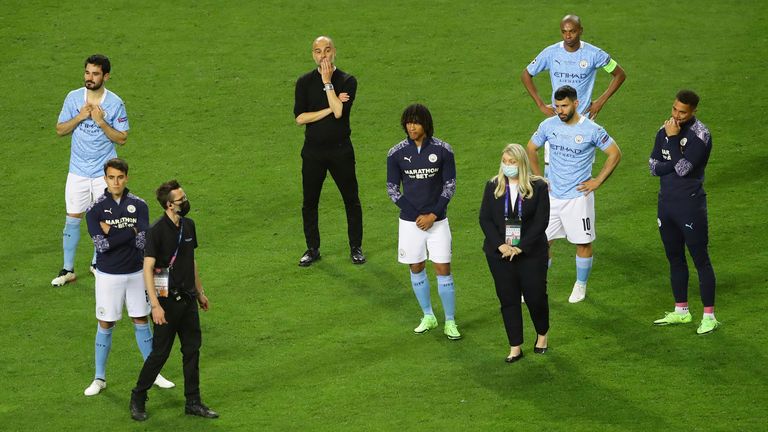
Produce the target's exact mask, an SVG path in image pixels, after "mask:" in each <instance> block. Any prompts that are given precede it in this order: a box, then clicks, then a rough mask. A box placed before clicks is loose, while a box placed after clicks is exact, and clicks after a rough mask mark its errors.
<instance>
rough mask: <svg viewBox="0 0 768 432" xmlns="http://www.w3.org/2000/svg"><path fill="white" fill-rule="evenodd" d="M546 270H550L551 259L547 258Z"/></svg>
mask: <svg viewBox="0 0 768 432" xmlns="http://www.w3.org/2000/svg"><path fill="white" fill-rule="evenodd" d="M547 268H552V258H547Z"/></svg>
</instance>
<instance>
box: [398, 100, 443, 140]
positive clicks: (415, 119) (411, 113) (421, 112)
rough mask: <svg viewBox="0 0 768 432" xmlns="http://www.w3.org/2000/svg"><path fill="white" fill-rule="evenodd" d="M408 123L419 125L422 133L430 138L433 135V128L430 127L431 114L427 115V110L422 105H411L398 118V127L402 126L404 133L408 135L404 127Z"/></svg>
mask: <svg viewBox="0 0 768 432" xmlns="http://www.w3.org/2000/svg"><path fill="white" fill-rule="evenodd" d="M408 123H415V124H420V125H421V127H423V128H424V133H425V134H426V135H427V136H428V137H430V138H432V134H434V133H435V128H434V126H433V125H432V114H430V113H429V109H427V107H425V106H424V105H422V104H411V105H408V107H407V108H406V109H405V111H403V116H402V117H401V118H400V125H402V126H403V130H404V131H405V133H406V134H407V133H408V129H407V128H406V127H405V125H406V124H408Z"/></svg>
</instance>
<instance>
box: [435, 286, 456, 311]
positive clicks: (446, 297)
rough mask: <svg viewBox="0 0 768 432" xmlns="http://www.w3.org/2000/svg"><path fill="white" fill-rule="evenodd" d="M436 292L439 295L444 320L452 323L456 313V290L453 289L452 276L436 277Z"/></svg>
mask: <svg viewBox="0 0 768 432" xmlns="http://www.w3.org/2000/svg"><path fill="white" fill-rule="evenodd" d="M437 292H438V294H440V301H442V302H443V310H444V311H445V320H446V321H453V318H454V315H455V313H456V290H455V289H454V287H453V275H447V276H440V275H437Z"/></svg>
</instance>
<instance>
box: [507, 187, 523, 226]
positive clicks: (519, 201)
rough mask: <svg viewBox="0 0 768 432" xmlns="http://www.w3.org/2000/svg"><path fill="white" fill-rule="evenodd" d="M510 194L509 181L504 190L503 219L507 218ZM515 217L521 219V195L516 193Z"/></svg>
mask: <svg viewBox="0 0 768 432" xmlns="http://www.w3.org/2000/svg"><path fill="white" fill-rule="evenodd" d="M511 195H512V191H511V188H510V187H509V183H507V190H506V191H505V192H504V219H507V218H509V198H510V196H511ZM517 218H518V219H520V220H522V219H523V196H522V195H520V194H519V193H518V194H517Z"/></svg>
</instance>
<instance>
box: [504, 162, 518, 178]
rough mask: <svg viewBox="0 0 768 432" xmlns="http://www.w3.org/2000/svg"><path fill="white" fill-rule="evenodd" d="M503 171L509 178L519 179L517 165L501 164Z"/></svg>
mask: <svg viewBox="0 0 768 432" xmlns="http://www.w3.org/2000/svg"><path fill="white" fill-rule="evenodd" d="M501 169H502V171H504V175H505V176H507V177H517V165H506V164H501Z"/></svg>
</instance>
